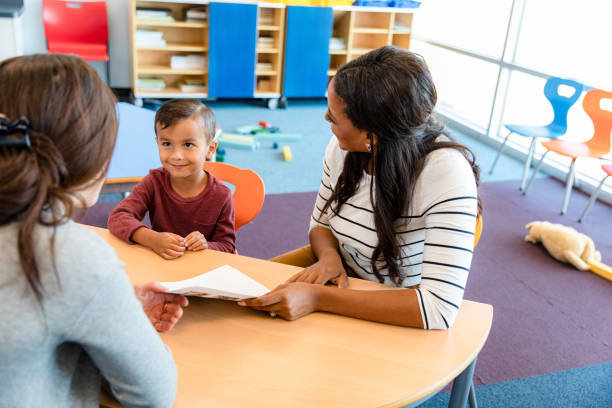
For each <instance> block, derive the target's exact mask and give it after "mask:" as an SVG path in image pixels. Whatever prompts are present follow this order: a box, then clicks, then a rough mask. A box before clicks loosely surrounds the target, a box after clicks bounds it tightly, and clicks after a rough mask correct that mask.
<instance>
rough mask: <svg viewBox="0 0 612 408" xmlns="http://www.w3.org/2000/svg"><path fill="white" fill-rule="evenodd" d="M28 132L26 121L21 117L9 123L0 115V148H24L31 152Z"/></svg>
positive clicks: (28, 127) (27, 122) (28, 123)
mask: <svg viewBox="0 0 612 408" xmlns="http://www.w3.org/2000/svg"><path fill="white" fill-rule="evenodd" d="M30 130H31V127H30V121H29V120H28V119H26V118H24V117H21V118H19V119H17V120H15V121H13V122H11V121H10V120H8V118H7V117H6V115H4V114H2V113H0V147H26V148H28V150H32V144H31V143H30ZM19 133H21V135H19Z"/></svg>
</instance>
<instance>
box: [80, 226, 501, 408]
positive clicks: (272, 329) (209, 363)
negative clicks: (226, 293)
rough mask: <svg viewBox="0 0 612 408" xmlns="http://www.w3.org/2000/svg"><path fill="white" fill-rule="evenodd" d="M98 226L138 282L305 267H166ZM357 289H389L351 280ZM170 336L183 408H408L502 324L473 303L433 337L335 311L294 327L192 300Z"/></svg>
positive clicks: (198, 263)
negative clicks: (216, 271) (220, 270)
mask: <svg viewBox="0 0 612 408" xmlns="http://www.w3.org/2000/svg"><path fill="white" fill-rule="evenodd" d="M89 228H92V229H94V230H95V231H96V232H97V233H98V234H99V235H100V236H102V238H104V239H105V240H106V241H107V242H108V243H109V244H110V245H111V246H112V247H114V248H115V250H116V253H117V256H118V257H119V258H120V259H121V260H122V261H123V262H124V263H125V264H126V272H127V274H128V275H129V277H130V280H131V281H132V282H133V283H139V282H145V281H149V280H158V281H172V280H181V279H186V278H188V277H192V276H195V275H199V274H201V273H203V272H205V271H208V270H212V269H214V268H217V267H219V266H222V265H225V264H229V265H231V266H233V267H235V268H237V269H239V270H240V271H241V272H243V273H244V274H246V275H249V276H251V277H252V278H254V279H256V280H257V281H259V282H260V283H262V284H263V285H265V286H267V287H268V288H274V287H275V286H276V285H277V284H280V283H282V282H284V280H285V279H286V278H287V277H289V276H290V275H291V274H293V273H295V272H296V271H297V270H298V269H299V268H297V267H293V266H288V265H283V264H278V263H274V262H269V261H265V260H259V259H255V258H249V257H245V256H239V255H235V254H228V253H223V252H217V251H212V250H206V251H202V252H196V253H186V254H185V255H184V256H183V257H181V258H179V259H176V260H172V261H166V260H163V259H162V258H160V257H158V256H157V255H156V254H155V253H153V252H152V251H150V250H148V249H146V248H144V247H141V246H138V245H128V244H126V243H124V242H123V241H120V240H119V239H118V238H116V237H114V236H112V235H111V234H110V233H109V232H108V230H105V229H101V228H95V227H89ZM349 285H350V286H349V287H350V288H355V289H363V290H377V289H383V288H384V289H388V286H384V285H380V284H377V283H373V282H368V281H362V280H358V279H351V280H350V284H349ZM190 302H191V304H190V306H189V307H188V308H187V309H185V314H184V316H183V318H182V320H181V321H180V322H179V323H178V324H177V326H176V327H175V328H174V329H173V330H172V331H171V332H169V333H164V334H161V337H162V339H163V341H164V342H165V343H166V344H167V345H168V346H169V347H170V348H171V350H172V353H173V355H174V359H175V361H176V363H177V367H178V372H179V386H178V392H177V397H176V401H175V406H176V407H187V406H224V407H229V406H247V405H251V406H266V407H276V406H278V407H286V406H292V407H301V406H304V407H306V406H309V407H312V406H325V407H346V406H352V407H374V406H384V407H400V406H404V405H407V404H410V403H413V402H415V401H419V400H421V399H423V398H425V397H427V396H428V395H430V394H432V393H433V392H435V391H437V390H439V389H440V388H442V387H444V386H445V385H446V384H447V383H449V382H450V381H452V380H453V379H454V378H455V377H456V376H457V375H459V374H460V373H461V372H462V371H463V370H464V369H465V368H466V367H467V366H468V365H469V364H470V363H471V362H472V361H473V360H474V358H476V357H477V355H478V353H479V352H480V349H481V348H482V346H483V345H484V343H485V341H486V339H487V336H488V334H489V330H490V328H491V322H492V318H493V308H492V307H491V306H490V305H486V304H482V303H477V302H472V301H468V300H464V301H463V303H462V305H461V308H460V311H459V315H458V316H457V319H456V321H455V324H454V325H453V327H452V328H451V329H449V330H447V331H426V330H422V329H412V328H405V327H398V326H392V325H388V324H382V323H375V322H369V321H365V320H359V319H353V318H348V317H343V316H338V315H334V314H329V313H312V314H310V315H308V316H306V317H303V318H301V319H298V320H296V321H293V322H288V321H285V320H283V319H280V318H271V317H269V316H268V314H265V313H262V312H258V311H254V310H251V309H247V308H242V307H240V306H238V305H237V304H236V303H234V302H230V301H223V300H213V299H200V298H190Z"/></svg>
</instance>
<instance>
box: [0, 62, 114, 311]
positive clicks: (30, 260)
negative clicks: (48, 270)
mask: <svg viewBox="0 0 612 408" xmlns="http://www.w3.org/2000/svg"><path fill="white" fill-rule="evenodd" d="M0 84H2V91H1V92H0V113H1V114H2V117H1V118H0V226H2V225H6V224H9V223H12V222H17V223H18V225H19V226H18V237H17V243H16V244H17V248H18V253H19V262H20V264H21V267H22V269H23V273H24V274H25V276H26V278H27V281H28V283H29V285H30V287H31V288H32V290H33V292H34V294H35V295H36V297H37V299H38V300H41V299H42V296H43V292H44V288H42V287H41V278H40V271H39V269H38V266H37V262H36V258H35V252H34V248H35V245H34V229H35V227H36V225H39V224H41V225H45V226H50V227H53V228H55V227H56V226H57V225H59V224H61V223H62V222H65V220H67V219H68V218H69V217H71V216H72V215H73V210H74V200H75V196H74V193H75V191H76V190H78V189H80V188H82V187H84V186H86V185H88V184H89V183H92V182H93V181H97V180H99V179H100V178H101V177H104V174H105V173H106V170H107V168H108V165H109V162H110V157H111V154H112V151H113V148H114V145H115V138H116V136H117V117H116V111H115V103H116V99H115V96H114V95H113V93H112V92H111V90H110V89H109V88H108V87H107V86H106V85H105V84H104V83H103V82H102V80H101V79H100V77H99V76H98V74H97V73H96V71H95V70H94V69H93V68H92V67H91V66H90V65H88V64H87V63H86V62H85V61H83V60H82V59H80V58H78V57H74V56H67V55H28V56H22V57H16V58H11V59H6V60H4V61H1V62H0ZM54 237H55V231H54V232H53V234H52V238H51V240H52V242H51V248H53V240H54ZM52 254H53V252H52ZM53 265H54V267H55V261H54V259H53ZM55 273H56V277H57V270H55Z"/></svg>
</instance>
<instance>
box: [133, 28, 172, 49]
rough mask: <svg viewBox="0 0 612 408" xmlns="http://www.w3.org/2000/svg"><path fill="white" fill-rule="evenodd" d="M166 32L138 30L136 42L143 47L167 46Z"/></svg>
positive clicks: (135, 36)
mask: <svg viewBox="0 0 612 408" xmlns="http://www.w3.org/2000/svg"><path fill="white" fill-rule="evenodd" d="M163 36H164V33H163V32H161V31H155V30H136V34H135V35H134V42H135V43H136V45H138V46H141V47H165V46H166V40H164V38H163Z"/></svg>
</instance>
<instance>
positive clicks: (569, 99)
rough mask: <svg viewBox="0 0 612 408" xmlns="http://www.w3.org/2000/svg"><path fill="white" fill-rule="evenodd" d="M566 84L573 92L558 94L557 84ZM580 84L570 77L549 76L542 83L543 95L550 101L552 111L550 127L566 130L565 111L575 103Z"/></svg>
mask: <svg viewBox="0 0 612 408" xmlns="http://www.w3.org/2000/svg"><path fill="white" fill-rule="evenodd" d="M561 85H566V86H569V87H571V88H574V93H573V94H572V95H571V96H563V95H559V86H561ZM582 88H583V86H582V84H581V83H579V82H576V81H572V80H571V79H564V78H557V77H551V78H548V80H547V81H546V85H544V95H545V96H546V99H548V101H549V102H550V104H551V105H552V108H553V112H554V115H555V116H554V118H553V121H552V122H551V124H550V125H549V126H550V127H553V128H554V129H555V130H557V131H559V132H563V133H565V132H566V131H567V112H568V111H569V109H570V108H571V107H572V105H573V104H575V103H576V101H577V100H578V98H580V94H581V93H582Z"/></svg>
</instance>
